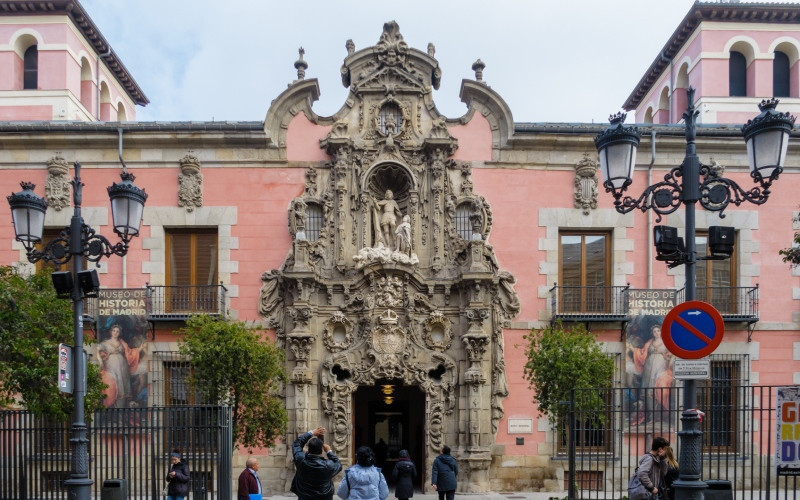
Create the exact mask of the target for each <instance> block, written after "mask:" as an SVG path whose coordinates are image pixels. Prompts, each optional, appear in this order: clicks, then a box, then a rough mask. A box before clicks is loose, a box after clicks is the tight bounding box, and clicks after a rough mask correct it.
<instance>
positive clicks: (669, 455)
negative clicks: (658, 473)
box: [662, 446, 680, 500]
mask: <svg viewBox="0 0 800 500" xmlns="http://www.w3.org/2000/svg"><path fill="white" fill-rule="evenodd" d="M664 451H665V453H664V458H665V459H666V460H667V474H666V475H665V476H664V490H665V491H666V496H662V498H664V499H668V500H675V487H674V486H672V483H674V482H675V481H677V480H678V476H680V470H679V469H680V468H679V467H678V461H677V460H675V453H674V452H673V451H672V447H671V446H667V447H666V448H664Z"/></svg>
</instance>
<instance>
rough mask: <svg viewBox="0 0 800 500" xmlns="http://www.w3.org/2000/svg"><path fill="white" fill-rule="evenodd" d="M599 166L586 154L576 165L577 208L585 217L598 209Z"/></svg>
mask: <svg viewBox="0 0 800 500" xmlns="http://www.w3.org/2000/svg"><path fill="white" fill-rule="evenodd" d="M597 165H598V164H597V162H596V161H594V160H592V159H591V158H589V155H588V154H586V153H584V155H583V159H581V161H579V162H578V163H577V164H576V165H575V208H580V209H582V210H583V214H584V215H589V211H590V210H593V209H595V208H597Z"/></svg>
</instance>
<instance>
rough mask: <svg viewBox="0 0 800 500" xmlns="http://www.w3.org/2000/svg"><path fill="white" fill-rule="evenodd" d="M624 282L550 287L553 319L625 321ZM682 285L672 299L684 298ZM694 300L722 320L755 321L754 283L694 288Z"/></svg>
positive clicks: (626, 290)
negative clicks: (709, 307) (716, 312)
mask: <svg viewBox="0 0 800 500" xmlns="http://www.w3.org/2000/svg"><path fill="white" fill-rule="evenodd" d="M641 290H643V289H634V288H631V287H630V285H628V286H564V285H558V284H554V285H553V288H551V289H550V310H551V311H552V314H553V319H563V320H569V321H626V320H627V319H629V314H630V307H629V294H630V293H631V292H633V291H641ZM659 291H662V290H659ZM685 297H686V291H685V289H680V290H677V295H676V303H678V304H679V303H682V302H684V301H685ZM696 298H697V300H702V301H703V302H708V303H709V304H711V305H713V306H714V307H715V308H716V309H717V310H718V311H719V312H720V314H721V315H722V317H723V319H725V320H726V321H746V322H750V323H752V322H756V321H758V319H759V316H758V286H754V287H752V286H708V287H698V288H697V297H696Z"/></svg>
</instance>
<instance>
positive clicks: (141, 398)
mask: <svg viewBox="0 0 800 500" xmlns="http://www.w3.org/2000/svg"><path fill="white" fill-rule="evenodd" d="M146 298H147V291H146V290H144V289H141V290H131V289H124V290H114V289H111V290H100V291H99V292H98V297H97V304H98V320H97V335H98V338H97V344H96V345H95V348H96V352H95V356H94V360H95V362H97V363H98V364H99V365H100V374H101V376H102V379H103V383H105V384H106V389H105V390H104V391H103V395H104V396H105V397H104V399H103V405H104V406H105V407H106V408H135V407H140V406H141V407H144V406H147V382H148V381H147V371H148V370H147V368H148V367H147V364H148V363H147V333H148V327H147V310H146V307H145V306H146Z"/></svg>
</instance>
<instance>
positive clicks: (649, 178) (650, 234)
mask: <svg viewBox="0 0 800 500" xmlns="http://www.w3.org/2000/svg"><path fill="white" fill-rule="evenodd" d="M670 102H672V101H671V100H670ZM655 162H656V129H655V128H652V129H651V130H650V165H648V166H647V185H648V186H652V185H653V165H654V164H655ZM653 244H654V242H653V215H652V214H651V213H650V212H648V213H647V288H648V289H650V288H653Z"/></svg>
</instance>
